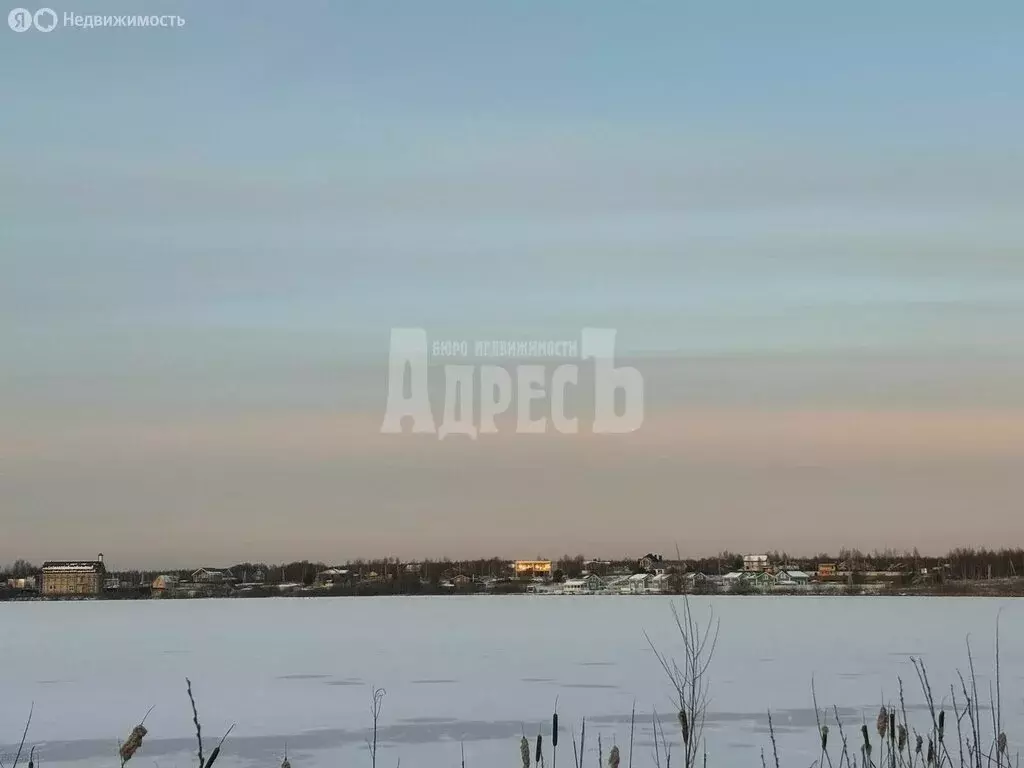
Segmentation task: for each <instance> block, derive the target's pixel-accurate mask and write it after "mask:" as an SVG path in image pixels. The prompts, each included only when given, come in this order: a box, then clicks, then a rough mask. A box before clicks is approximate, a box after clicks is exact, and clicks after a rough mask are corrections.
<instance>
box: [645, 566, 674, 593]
mask: <svg viewBox="0 0 1024 768" xmlns="http://www.w3.org/2000/svg"><path fill="white" fill-rule="evenodd" d="M649 590H650V591H651V592H657V593H658V594H659V595H667V594H671V593H672V592H673V591H674V590H673V589H672V576H671V574H668V573H665V572H664V571H662V572H661V573H658V574H656V575H655V576H654V577H653V578H652V579H651V583H650V585H649Z"/></svg>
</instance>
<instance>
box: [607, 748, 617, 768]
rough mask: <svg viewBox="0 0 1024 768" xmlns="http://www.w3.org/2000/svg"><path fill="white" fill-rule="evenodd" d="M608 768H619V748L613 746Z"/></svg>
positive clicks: (609, 754) (609, 755)
mask: <svg viewBox="0 0 1024 768" xmlns="http://www.w3.org/2000/svg"><path fill="white" fill-rule="evenodd" d="M608 768H619V748H618V747H617V746H614V745H613V746H612V751H611V752H609V753H608Z"/></svg>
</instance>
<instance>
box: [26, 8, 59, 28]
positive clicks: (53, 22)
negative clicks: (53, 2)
mask: <svg viewBox="0 0 1024 768" xmlns="http://www.w3.org/2000/svg"><path fill="white" fill-rule="evenodd" d="M32 23H33V24H35V25H36V29H38V30H39V31H40V32H52V31H53V28H54V27H56V26H57V14H56V13H54V10H53V9H52V8H40V9H39V10H38V11H36V12H35V15H34V16H33V17H32Z"/></svg>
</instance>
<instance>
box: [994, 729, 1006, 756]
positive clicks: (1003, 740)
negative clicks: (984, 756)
mask: <svg viewBox="0 0 1024 768" xmlns="http://www.w3.org/2000/svg"><path fill="white" fill-rule="evenodd" d="M996 743H997V745H998V747H999V752H1000V753H1001V754H1006V733H1005V732H1003V733H1000V734H999V739H998V741H997V742H996Z"/></svg>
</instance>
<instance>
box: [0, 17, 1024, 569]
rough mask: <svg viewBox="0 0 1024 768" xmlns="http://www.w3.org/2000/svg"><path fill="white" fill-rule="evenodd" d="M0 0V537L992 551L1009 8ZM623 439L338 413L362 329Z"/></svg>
mask: <svg viewBox="0 0 1024 768" xmlns="http://www.w3.org/2000/svg"><path fill="white" fill-rule="evenodd" d="M54 8H55V10H56V11H57V12H58V14H59V15H63V13H64V12H65V11H72V12H75V13H80V14H85V13H97V14H120V13H133V14H135V13H175V14H179V15H181V16H182V17H183V18H184V19H185V20H186V24H185V26H184V27H182V28H180V29H162V28H157V29H127V28H108V29H90V30H85V29H71V28H58V29H56V30H55V31H54V32H52V33H49V34H43V33H39V32H37V31H29V32H26V33H24V34H16V33H14V32H11V31H10V30H8V29H2V30H0V150H2V151H0V562H5V561H10V560H13V559H14V558H16V557H28V558H30V559H34V560H37V561H38V560H42V559H49V558H54V559H56V558H74V557H87V556H91V555H92V554H94V553H96V552H100V551H102V552H104V553H105V554H106V556H107V560H108V561H109V562H111V563H113V564H116V565H117V566H121V567H127V566H141V565H151V566H152V567H163V566H172V565H189V564H199V563H202V564H207V565H222V564H228V563H231V562H235V561H240V560H270V561H284V560H291V559H296V558H303V557H308V558H311V559H323V560H326V561H342V560H345V559H347V558H351V557H358V556H364V557H370V556H379V555H393V556H401V557H426V556H432V557H438V556H444V555H448V556H451V557H466V556H477V555H481V556H482V555H491V554H499V555H504V556H528V557H532V556H536V555H547V556H558V555H560V554H562V553H563V552H586V553H588V554H591V555H595V556H598V555H600V556H617V555H621V554H625V553H633V554H635V553H639V552H644V551H647V550H650V549H654V550H656V551H657V550H659V549H662V550H669V549H671V550H674V547H675V544H676V543H678V545H679V547H680V549H681V550H682V551H683V552H684V553H686V554H694V555H695V554H702V553H711V552H715V551H718V550H719V549H721V548H724V547H729V548H732V549H734V550H766V549H776V548H777V549H787V550H789V551H793V552H808V553H813V552H816V551H819V550H835V549H838V548H839V547H841V546H857V547H861V548H864V549H871V548H875V547H879V548H881V547H887V546H889V547H900V548H902V547H912V546H918V547H920V548H921V549H922V550H931V551H935V550H939V551H942V550H945V549H947V548H949V547H951V546H955V545H961V544H964V545H989V546H998V545H1004V544H1005V545H1021V544H1024V522H1022V520H1024V515H1022V514H1021V501H1020V500H1021V498H1024V390H1022V385H1024V53H1022V49H1021V37H1020V36H1021V30H1022V29H1024V6H1022V5H1021V4H1020V3H1019V2H1000V1H999V0H994V1H993V2H988V3H985V4H982V5H977V4H975V5H972V4H969V3H963V2H944V1H943V0H928V1H927V2H924V1H921V2H918V1H917V0H908V1H907V2H900V3H892V2H859V3H846V4H836V3H821V2H812V1H810V0H808V1H804V0H791V1H789V0H787V1H786V2H775V3H764V2H706V3H695V2H679V1H677V0H672V1H668V0H666V1H665V2H654V1H652V2H632V3H621V2H603V1H601V0H599V1H598V2H592V1H588V2H583V1H582V0H580V1H572V0H570V1H567V2H560V3H552V2H540V1H539V0H524V1H523V2H515V3H481V2H478V1H477V0H473V1H471V0H464V1H463V0H431V2H412V1H411V0H408V1H406V2H390V1H388V0H373V1H370V0H363V1H361V2H355V1H350V2H345V1H344V0H338V1H337V2H326V1H320V2H314V1H313V0H310V2H307V3H302V4H283V3H280V2H275V3H268V2H264V1H263V0H249V1H248V2H233V1H225V2H218V3H210V2H198V1H197V2H177V1H176V0H163V1H161V2H159V3H157V2H152V1H149V0H147V1H144V2H141V3H140V2H138V0H132V1H131V2H128V1H127V0H125V1H124V2H93V3H81V2H79V3H75V4H67V5H66V7H65V6H59V7H58V6H54ZM399 326H411V327H423V328H426V329H427V330H428V332H429V333H430V335H431V337H432V338H458V339H468V340H474V339H490V338H499V339H505V338H523V339H531V338H539V339H565V338H578V337H579V333H580V329H581V328H583V327H587V326H596V327H608V328H615V329H617V330H618V340H617V344H618V346H617V353H618V354H619V355H620V356H621V357H622V358H623V359H624V360H628V361H629V364H631V365H634V366H636V367H637V369H638V370H640V371H641V372H642V374H643V375H644V377H645V382H646V387H647V413H646V419H645V423H644V426H643V427H642V428H641V429H640V430H639V431H638V432H636V433H633V434H631V435H628V436H619V437H609V436H595V435H587V434H580V435H556V434H549V435H544V436H529V435H516V434H514V433H509V432H507V431H506V432H502V433H501V434H499V435H497V436H492V437H491V438H490V439H484V438H481V439H480V440H477V441H475V442H473V441H469V440H467V439H464V438H459V437H450V438H447V439H446V440H444V441H443V442H441V441H438V440H437V439H436V438H425V437H422V436H413V435H381V434H380V431H379V429H380V424H381V421H382V419H383V415H384V405H385V400H386V396H387V354H388V338H389V333H390V329H391V328H392V327H399Z"/></svg>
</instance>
